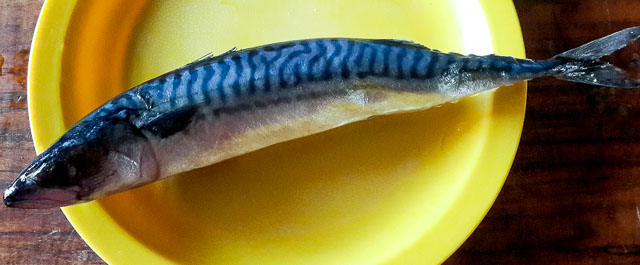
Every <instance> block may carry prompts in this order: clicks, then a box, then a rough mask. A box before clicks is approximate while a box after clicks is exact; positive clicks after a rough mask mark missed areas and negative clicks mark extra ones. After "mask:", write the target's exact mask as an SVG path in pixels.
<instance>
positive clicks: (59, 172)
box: [4, 120, 158, 208]
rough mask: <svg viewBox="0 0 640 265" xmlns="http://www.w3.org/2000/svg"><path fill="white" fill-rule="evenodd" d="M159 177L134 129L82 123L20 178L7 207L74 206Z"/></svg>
mask: <svg viewBox="0 0 640 265" xmlns="http://www.w3.org/2000/svg"><path fill="white" fill-rule="evenodd" d="M83 125H84V126H83ZM157 173H158V171H157V164H156V160H155V155H154V153H153V149H152V148H151V145H150V143H149V141H148V139H147V138H146V137H145V136H144V135H142V134H141V133H140V130H139V129H137V128H136V127H135V126H133V125H131V124H129V123H128V122H126V121H119V120H116V121H110V122H102V123H100V122H98V123H97V122H92V123H91V124H79V125H77V126H74V127H73V128H72V129H70V130H69V131H68V132H67V133H65V135H63V137H61V138H60V139H59V140H58V141H57V142H55V143H54V144H53V145H52V146H51V147H49V148H48V149H47V150H45V151H44V152H43V153H42V154H40V155H39V156H38V157H37V158H36V159H35V160H34V161H33V162H32V163H31V164H30V165H29V166H27V167H26V168H25V169H24V170H23V171H22V172H21V173H20V174H19V176H18V178H17V179H16V180H15V181H14V182H13V183H12V184H11V185H10V186H9V187H8V188H7V189H6V190H5V192H4V204H5V205H6V206H9V207H16V208H52V207H62V206H68V205H73V204H77V203H82V202H87V201H91V200H94V199H98V198H101V197H104V196H107V195H109V194H113V193H116V192H118V191H122V190H127V189H131V188H134V187H137V186H140V185H142V184H146V183H149V182H151V181H153V180H155V179H156V178H157Z"/></svg>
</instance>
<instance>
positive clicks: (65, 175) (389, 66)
mask: <svg viewBox="0 0 640 265" xmlns="http://www.w3.org/2000/svg"><path fill="white" fill-rule="evenodd" d="M639 37H640V28H639V27H634V28H628V29H625V30H622V31H620V32H617V33H614V34H612V35H609V36H607V37H604V38H601V39H599V40H596V41H593V42H590V43H588V44H585V45H584V46H581V47H578V48H576V49H573V50H570V51H567V52H565V53H562V54H559V55H557V56H555V57H553V58H551V59H548V60H538V61H534V60H529V59H517V58H513V57H505V56H496V55H490V56H474V55H468V56H466V55H460V54H455V53H441V52H439V51H436V50H430V49H428V48H426V47H424V46H422V45H419V44H416V43H412V42H408V41H399V40H364V39H339V38H334V39H314V40H300V41H290V42H284V43H277V44H272V45H265V46H261V47H256V48H252V49H245V50H231V51H229V52H227V53H225V54H222V55H219V56H208V57H206V58H203V59H201V60H198V61H195V62H193V63H191V64H188V65H186V66H184V67H182V68H180V69H177V70H174V71H171V72H169V73H166V74H164V75H162V76H159V77H157V78H154V79H152V80H149V81H147V82H145V83H143V84H141V85H139V86H136V87H134V88H132V89H131V90H128V91H126V92H124V93H122V94H120V95H118V96H116V97H115V98H113V99H111V100H110V101H108V102H107V103H105V104H104V105H102V106H101V107H99V108H98V109H96V110H95V111H93V112H92V113H90V114H89V115H87V116H86V117H84V118H83V119H82V120H80V121H79V122H78V123H77V124H75V125H74V126H73V127H72V128H70V129H69V130H68V131H67V132H66V133H65V134H64V135H63V136H62V137H61V138H60V139H58V140H57V141H56V142H55V143H54V144H53V145H51V146H50V147H49V148H48V149H47V150H45V151H44V152H43V153H42V154H40V155H39V156H38V157H37V158H36V159H35V160H34V161H33V162H32V163H31V164H29V165H28V166H27V167H26V168H25V169H24V170H23V171H22V172H21V173H20V175H19V176H18V178H17V179H16V180H15V181H14V182H13V183H12V184H11V185H10V186H9V187H8V188H7V189H6V190H5V192H4V204H5V205H6V206H9V207H20V208H48V207H61V206H67V205H72V204H76V203H81V202H87V201H91V200H95V199H99V198H102V197H104V196H107V195H109V194H114V193H117V192H122V191H126V190H129V189H133V188H135V187H139V186H142V185H145V184H149V183H152V182H155V181H157V180H160V179H163V178H166V177H168V176H172V175H175V174H178V173H181V172H185V171H188V170H192V169H195V168H200V167H204V166H207V165H211V164H214V163H216V162H219V161H222V160H225V159H229V158H232V157H235V156H238V155H241V154H245V153H247V152H251V151H254V150H257V149H260V148H264V147H266V146H269V145H273V144H276V143H280V142H284V141H287V140H291V139H295V138H299V137H303V136H307V135H311V134H315V133H319V132H322V131H326V130H329V129H332V128H335V127H338V126H342V125H345V124H348V123H351V122H355V121H359V120H363V119H367V118H369V117H372V116H376V115H384V114H393V113H400V112H407V111H416V110H423V109H427V108H430V107H433V106H436V105H441V104H444V103H447V102H452V101H456V100H458V99H460V98H463V97H467V96H471V95H475V94H477V93H480V92H483V91H487V90H490V89H493V88H496V87H499V86H503V85H509V84H512V83H515V82H518V81H522V80H529V79H535V78H538V77H544V76H554V77H557V78H560V79H564V80H568V81H573V82H580V83H587V84H594V85H601V86H610V87H621V88H638V87H640V83H639V81H638V80H636V79H632V78H629V77H628V76H627V75H626V74H625V73H624V72H623V71H622V70H620V69H619V68H617V67H615V66H613V65H610V64H608V63H606V62H601V61H600V59H601V58H602V57H603V56H606V55H609V54H611V53H613V52H614V51H616V50H619V49H621V48H623V47H625V46H626V45H627V44H628V43H631V42H633V41H635V40H637V39H638V38H639Z"/></svg>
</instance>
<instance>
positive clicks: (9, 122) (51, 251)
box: [0, 0, 104, 264]
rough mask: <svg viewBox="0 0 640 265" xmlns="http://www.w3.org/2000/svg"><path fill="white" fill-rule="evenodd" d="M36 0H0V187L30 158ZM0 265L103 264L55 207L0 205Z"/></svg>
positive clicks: (40, 3) (38, 7) (38, 0)
mask: <svg viewBox="0 0 640 265" xmlns="http://www.w3.org/2000/svg"><path fill="white" fill-rule="evenodd" d="M42 2H43V1H42V0H20V1H16V0H9V1H6V0H4V1H0V188H2V189H4V188H5V187H6V186H7V185H8V184H9V182H10V181H12V180H13V179H14V178H15V177H16V175H17V174H18V172H19V171H20V170H21V169H22V167H24V165H26V164H27V163H29V161H31V160H32V159H33V158H34V157H35V151H34V148H33V142H32V140H31V134H30V131H29V120H28V116H27V95H26V77H27V63H28V58H29V47H30V44H31V37H32V36H33V29H34V27H35V23H36V20H37V18H38V13H39V12H40V7H41V6H42ZM0 263H1V264H104V262H103V261H102V260H101V259H100V258H99V257H98V256H97V255H96V254H95V253H94V252H93V251H92V250H91V249H90V248H89V247H88V246H87V245H86V244H85V243H84V241H82V239H81V238H80V236H79V235H78V233H76V232H75V231H74V230H73V228H72V227H71V225H70V224H69V222H68V221H67V219H66V218H65V217H64V215H63V214H62V212H61V211H60V209H51V210H35V211H27V210H19V209H9V208H6V207H0Z"/></svg>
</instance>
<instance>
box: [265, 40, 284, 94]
mask: <svg viewBox="0 0 640 265" xmlns="http://www.w3.org/2000/svg"><path fill="white" fill-rule="evenodd" d="M275 49H276V48H275V47H273V46H267V47H265V48H264V50H265V51H266V50H275ZM280 57H282V50H279V51H277V53H276V56H274V57H273V58H272V59H271V60H267V63H266V64H265V66H264V67H265V68H264V69H265V70H264V92H269V91H271V65H273V63H274V62H275V61H277V60H278V59H280Z"/></svg>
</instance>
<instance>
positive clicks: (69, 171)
mask: <svg viewBox="0 0 640 265" xmlns="http://www.w3.org/2000/svg"><path fill="white" fill-rule="evenodd" d="M76 172H77V171H76V167H75V166H73V165H68V166H67V174H69V176H70V177H74V176H75V175H76Z"/></svg>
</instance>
